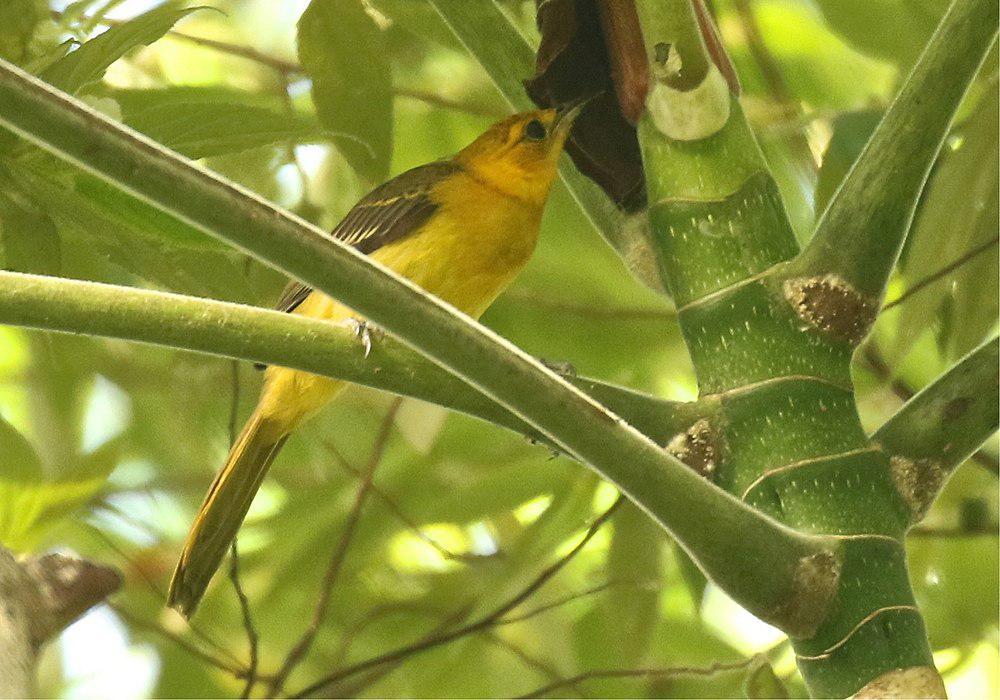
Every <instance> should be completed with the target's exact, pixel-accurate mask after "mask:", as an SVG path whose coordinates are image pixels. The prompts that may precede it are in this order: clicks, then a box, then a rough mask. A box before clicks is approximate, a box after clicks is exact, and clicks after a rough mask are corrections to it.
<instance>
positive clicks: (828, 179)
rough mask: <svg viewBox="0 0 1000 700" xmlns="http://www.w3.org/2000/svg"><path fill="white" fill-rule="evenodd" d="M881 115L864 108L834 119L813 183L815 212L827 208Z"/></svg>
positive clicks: (878, 112)
mask: <svg viewBox="0 0 1000 700" xmlns="http://www.w3.org/2000/svg"><path fill="white" fill-rule="evenodd" d="M881 118H882V113H881V112H880V111H877V110H871V109H866V110H862V111H859V112H845V113H844V114H841V115H838V116H837V118H836V119H834V120H833V136H832V137H831V138H830V142H829V144H827V147H826V152H825V153H824V154H823V165H822V167H821V168H820V170H819V176H818V178H817V182H816V202H815V206H816V212H817V214H818V213H821V212H822V211H823V210H824V209H826V205H827V204H829V203H830V199H831V198H832V197H833V193H834V192H836V191H837V188H838V187H840V182H841V181H842V180H843V179H844V176H845V175H846V174H847V171H848V170H850V168H851V165H852V164H853V163H854V161H855V160H857V157H858V155H860V153H861V149H863V148H864V147H865V144H866V143H868V139H869V137H870V136H871V135H872V132H873V131H874V130H875V125H876V124H878V121H879V119H881Z"/></svg>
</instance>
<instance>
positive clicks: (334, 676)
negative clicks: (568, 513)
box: [291, 496, 623, 698]
mask: <svg viewBox="0 0 1000 700" xmlns="http://www.w3.org/2000/svg"><path fill="white" fill-rule="evenodd" d="M622 500H623V499H622V497H621V496H619V497H618V499H617V500H616V501H615V502H614V503H613V504H612V505H611V507H610V508H608V509H607V510H606V511H604V513H602V514H601V515H600V516H599V517H597V518H596V519H595V520H594V521H593V522H592V523H591V524H590V526H589V527H588V528H587V531H586V532H585V533H584V535H583V537H582V538H581V539H580V542H578V543H577V545H576V546H575V547H573V549H571V550H570V551H569V552H567V553H566V554H565V555H564V556H562V557H561V558H559V559H558V560H557V561H555V562H554V563H552V564H550V565H549V566H547V567H546V568H545V569H544V570H543V571H542V572H541V573H540V574H538V576H536V577H535V578H534V579H533V580H532V581H531V583H529V584H528V585H527V586H526V587H525V588H524V589H522V590H521V591H520V592H519V593H518V594H517V595H515V596H514V597H513V598H511V599H510V600H508V601H507V602H506V603H503V604H502V605H500V606H499V607H497V608H496V609H495V610H493V612H491V613H489V614H487V615H486V616H484V617H481V618H480V619H478V620H476V621H475V622H472V623H470V624H468V625H465V626H463V627H460V628H458V629H455V630H452V631H450V632H446V633H442V634H440V635H437V636H435V637H430V638H428V639H424V640H421V641H418V642H415V643H413V644H409V645H407V646H404V647H400V648H399V649H396V650H395V651H390V652H387V653H385V654H381V655H380V656H376V657H372V658H370V659H366V660H365V661H361V662H359V663H356V664H353V665H352V666H348V667H347V668H342V669H338V670H336V671H334V672H333V673H330V674H329V675H327V676H324V677H323V678H321V679H319V680H318V681H316V682H315V683H312V684H311V685H309V686H308V687H306V688H303V689H301V690H299V691H298V692H296V693H294V694H293V695H292V696H291V697H293V698H301V697H305V696H307V695H311V694H313V693H316V692H320V691H322V690H324V689H325V688H327V687H328V686H330V685H332V684H333V683H336V682H338V681H341V680H343V679H344V678H349V677H350V676H353V675H355V674H358V673H361V672H363V671H367V670H368V669H371V668H376V667H378V666H382V665H383V664H387V663H393V662H395V661H398V660H400V659H405V658H408V657H410V656H413V655H415V654H418V653H421V652H424V651H427V650H428V649H433V648H435V647H438V646H441V645H442V644H447V643H448V642H452V641H454V640H456V639H459V638H461V637H465V636H467V635H470V634H474V633H476V632H479V631H481V630H484V629H487V628H489V627H491V626H493V625H495V624H496V623H497V621H498V620H500V619H501V618H503V616H504V615H506V614H507V613H508V612H510V611H511V610H513V609H514V608H516V607H517V606H518V605H520V604H521V603H523V602H524V601H525V600H527V599H528V598H530V597H531V596H532V595H534V594H535V593H536V592H537V591H538V590H539V589H540V588H541V587H542V586H544V585H545V584H546V583H547V582H548V581H549V579H551V578H552V577H553V576H555V575H556V574H557V573H558V572H559V571H560V570H561V569H562V568H563V567H564V566H566V564H568V563H569V562H570V561H571V560H572V559H573V557H575V556H576V555H577V554H579V553H580V551H581V550H582V549H583V548H584V546H586V544H587V542H589V541H590V540H591V538H592V537H593V536H594V535H596V534H597V532H598V531H599V530H600V529H601V527H602V526H603V525H604V523H606V522H607V520H608V519H609V518H610V517H611V516H612V514H613V513H614V512H615V510H616V509H617V508H618V506H619V505H621V503H622Z"/></svg>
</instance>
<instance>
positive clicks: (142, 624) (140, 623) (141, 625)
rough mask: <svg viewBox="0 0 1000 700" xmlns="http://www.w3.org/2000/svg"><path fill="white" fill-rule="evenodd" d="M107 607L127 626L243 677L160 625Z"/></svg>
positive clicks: (234, 666)
mask: <svg viewBox="0 0 1000 700" xmlns="http://www.w3.org/2000/svg"><path fill="white" fill-rule="evenodd" d="M108 606H109V607H110V608H111V609H112V610H114V611H115V613H116V614H117V615H118V616H119V617H121V618H122V619H123V620H125V621H126V622H128V623H129V625H131V626H132V627H136V628H138V629H144V630H147V631H149V632H153V633H154V634H157V635H158V636H160V637H163V638H164V639H166V640H167V641H169V642H172V643H173V644H176V645H177V646H178V647H180V648H181V649H183V650H184V651H186V652H187V653H189V654H191V655H192V656H195V657H197V658H199V659H201V660H202V661H204V662H206V663H208V664H209V665H211V666H214V667H215V668H218V669H219V670H221V671H225V672H226V673H229V674H231V675H233V676H235V677H236V678H242V677H243V675H244V669H242V668H240V667H239V666H237V665H235V664H231V663H229V662H228V661H224V660H223V659H220V658H218V657H217V656H214V655H213V654H210V653H208V652H207V651H205V650H204V649H199V648H198V647H196V646H195V645H194V644H192V643H191V642H189V641H188V640H186V639H185V638H184V637H182V636H181V635H179V634H176V633H174V632H171V631H170V630H168V629H166V628H164V627H161V626H160V625H158V624H156V623H154V622H150V621H148V620H143V619H141V618H139V617H136V616H135V615H133V614H132V613H130V612H129V611H127V610H125V609H124V608H122V607H120V606H118V605H115V604H114V603H108Z"/></svg>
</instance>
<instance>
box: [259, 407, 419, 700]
mask: <svg viewBox="0 0 1000 700" xmlns="http://www.w3.org/2000/svg"><path fill="white" fill-rule="evenodd" d="M402 403H403V400H402V399H401V398H397V399H394V400H393V402H392V404H391V405H390V407H389V410H388V411H387V412H386V414H385V417H384V418H383V419H382V425H381V427H380V428H379V431H378V434H377V435H376V437H375V442H374V444H373V445H372V451H371V455H370V456H369V458H368V464H367V465H366V468H365V474H364V479H363V480H362V481H361V483H360V484H359V485H358V490H357V492H356V493H355V495H354V503H353V505H352V506H351V511H350V513H349V514H348V516H347V521H346V523H345V524H344V532H343V534H342V535H341V537H340V541H339V542H338V544H337V547H336V548H335V549H334V551H333V555H332V556H331V557H330V563H329V565H328V566H327V569H326V573H325V574H324V576H323V583H322V586H321V587H320V592H319V598H318V599H317V600H316V607H315V609H314V610H313V616H312V620H311V621H310V623H309V626H308V627H306V629H305V631H304V632H303V633H302V636H301V637H300V638H299V641H298V642H296V644H295V646H293V647H292V649H291V650H290V651H289V652H288V656H286V657H285V660H284V662H283V663H282V664H281V667H280V668H279V669H278V672H277V673H276V674H275V675H274V680H272V681H271V684H270V686H269V687H268V691H267V694H268V695H269V696H271V697H276V696H278V695H279V694H281V692H282V691H283V690H284V685H285V681H286V680H287V679H288V676H289V674H290V673H291V672H292V671H293V670H294V669H295V666H296V665H297V664H298V663H299V662H300V661H301V660H302V659H303V658H304V657H305V655H306V653H307V652H308V651H309V647H311V646H312V643H313V641H314V640H315V639H316V634H317V633H318V632H319V628H320V626H321V625H322V624H323V620H324V619H325V618H326V613H327V610H328V608H329V607H330V597H331V595H332V593H333V587H334V584H335V583H336V582H337V577H338V576H339V575H340V571H341V569H342V568H343V564H344V559H345V558H346V557H347V550H348V548H349V547H350V545H351V541H352V539H353V538H354V533H355V531H356V530H357V526H358V522H359V521H360V520H361V511H362V506H363V505H364V503H365V499H366V498H367V496H368V493H369V491H371V487H372V481H373V480H374V478H375V470H376V469H377V468H378V465H379V463H380V462H381V461H382V456H383V455H384V454H385V448H386V445H387V444H388V442H389V436H390V435H391V434H392V426H393V421H394V420H395V418H396V414H397V413H398V412H399V407H400V406H401V405H402Z"/></svg>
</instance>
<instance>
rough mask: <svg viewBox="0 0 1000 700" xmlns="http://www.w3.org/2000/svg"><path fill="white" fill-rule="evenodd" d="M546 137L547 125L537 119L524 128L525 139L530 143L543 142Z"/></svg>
mask: <svg viewBox="0 0 1000 700" xmlns="http://www.w3.org/2000/svg"><path fill="white" fill-rule="evenodd" d="M545 136H546V132H545V125H544V124H542V123H541V122H540V121H538V120H537V119H532V120H531V121H530V122H528V123H527V125H526V126H525V127H524V138H526V139H527V140H528V141H542V140H543V139H544V138H545Z"/></svg>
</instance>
